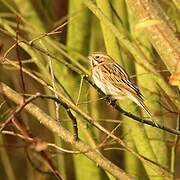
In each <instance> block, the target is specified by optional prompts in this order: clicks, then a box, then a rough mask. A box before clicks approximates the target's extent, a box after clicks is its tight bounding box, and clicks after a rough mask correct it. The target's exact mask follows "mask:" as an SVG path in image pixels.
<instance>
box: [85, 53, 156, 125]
mask: <svg viewBox="0 0 180 180" xmlns="http://www.w3.org/2000/svg"><path fill="white" fill-rule="evenodd" d="M88 58H89V59H90V60H91V67H92V78H93V80H94V82H95V84H96V85H97V86H98V87H99V88H100V89H101V90H102V91H103V92H104V93H105V94H106V95H111V96H112V97H113V98H115V99H118V100H120V99H124V98H128V99H130V100H132V101H133V102H135V103H136V104H137V105H138V106H140V107H141V108H142V109H144V111H145V112H146V113H147V114H148V115H149V117H151V113H150V112H149V110H148V108H147V107H146V105H145V104H144V101H143V96H142V94H141V92H140V90H139V88H138V87H137V86H136V85H135V84H134V83H133V82H132V81H131V80H130V78H129V76H128V74H127V73H126V71H125V70H124V69H123V68H122V67H121V66H120V65H119V64H117V63H116V62H115V61H114V60H113V59H112V58H111V57H110V56H109V55H107V54H104V53H93V54H91V55H90V56H89V57H88ZM154 123H155V124H157V123H156V122H154Z"/></svg>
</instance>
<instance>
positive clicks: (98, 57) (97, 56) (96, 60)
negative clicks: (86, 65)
mask: <svg viewBox="0 0 180 180" xmlns="http://www.w3.org/2000/svg"><path fill="white" fill-rule="evenodd" d="M88 59H89V60H90V61H91V66H92V67H95V66H97V65H100V64H102V63H106V62H111V61H113V60H112V58H111V57H110V56H109V55H107V54H105V53H100V52H95V53H92V54H91V55H89V56H88Z"/></svg>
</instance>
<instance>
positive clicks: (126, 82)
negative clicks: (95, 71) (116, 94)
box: [101, 63, 143, 100]
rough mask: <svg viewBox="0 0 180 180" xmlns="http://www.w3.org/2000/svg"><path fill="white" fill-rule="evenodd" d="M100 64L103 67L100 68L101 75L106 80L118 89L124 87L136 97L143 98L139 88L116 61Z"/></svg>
mask: <svg viewBox="0 0 180 180" xmlns="http://www.w3.org/2000/svg"><path fill="white" fill-rule="evenodd" d="M102 66H103V67H102V68H101V70H102V73H103V77H104V78H105V79H106V80H107V81H108V82H111V84H112V85H113V86H115V87H116V88H118V89H120V90H121V89H124V90H126V91H128V92H130V93H132V94H133V95H134V96H136V97H137V98H138V99H141V100H143V96H142V94H141V92H140V90H139V88H138V87H137V86H136V85H135V84H134V83H133V82H131V80H130V78H129V76H128V74H127V73H126V72H125V70H124V69H123V68H122V67H121V66H120V65H118V64H116V63H108V64H103V65H102Z"/></svg>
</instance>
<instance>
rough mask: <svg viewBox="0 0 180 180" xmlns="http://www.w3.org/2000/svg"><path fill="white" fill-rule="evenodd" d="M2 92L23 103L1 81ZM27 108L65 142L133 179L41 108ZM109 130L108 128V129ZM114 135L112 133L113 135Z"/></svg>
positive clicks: (19, 97)
mask: <svg viewBox="0 0 180 180" xmlns="http://www.w3.org/2000/svg"><path fill="white" fill-rule="evenodd" d="M0 93H1V94H3V95H4V96H6V97H8V98H9V99H11V100H12V101H14V102H15V103H16V104H22V102H23V97H22V96H21V95H19V94H18V93H16V92H15V91H14V90H12V89H10V88H9V87H8V86H6V85H5V84H4V83H0ZM25 109H26V110H27V111H28V112H29V113H30V114H31V115H32V116H34V117H35V118H36V119H37V120H38V121H39V122H40V123H41V124H43V125H44V126H46V127H47V128H48V129H49V130H50V131H52V132H54V133H56V134H57V135H58V136H59V137H61V138H62V139H63V140H64V141H65V142H67V143H70V144H73V145H75V147H76V148H77V149H78V150H80V151H81V152H85V153H84V154H85V155H86V156H87V157H88V158H89V159H91V160H93V161H94V162H95V163H97V164H98V165H99V166H101V167H102V168H104V169H105V170H107V171H108V172H109V173H111V174H112V175H113V176H114V177H116V178H117V179H127V180H128V179H132V178H131V177H130V176H129V175H127V174H126V173H125V172H124V171H123V170H122V169H120V168H119V167H117V166H116V165H114V164H113V163H112V162H110V161H109V160H108V159H107V158H105V157H104V156H102V155H101V154H100V153H99V152H97V150H93V149H92V148H91V147H90V146H89V145H87V144H85V143H83V142H82V141H80V140H79V141H76V140H75V139H74V137H73V136H72V135H71V133H70V132H69V131H67V130H66V129H65V128H63V127H62V126H61V125H59V124H58V123H57V122H56V121H55V120H54V119H52V118H51V117H50V116H48V115H47V114H46V113H44V112H43V111H42V110H41V109H39V108H38V107H37V106H35V105H34V104H32V103H29V104H27V105H26V106H25ZM106 131H107V130H106ZM111 136H112V135H111Z"/></svg>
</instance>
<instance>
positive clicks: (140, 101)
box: [135, 98, 159, 127]
mask: <svg viewBox="0 0 180 180" xmlns="http://www.w3.org/2000/svg"><path fill="white" fill-rule="evenodd" d="M135 103H136V104H137V105H139V106H140V107H141V108H142V109H143V110H144V111H145V112H146V114H147V115H148V116H149V119H150V120H151V121H153V123H154V124H155V125H156V127H159V125H158V123H157V122H156V121H155V120H153V119H152V114H151V112H150V111H149V109H148V108H147V106H146V105H145V103H144V102H143V99H139V98H138V99H137V98H136V100H135Z"/></svg>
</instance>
